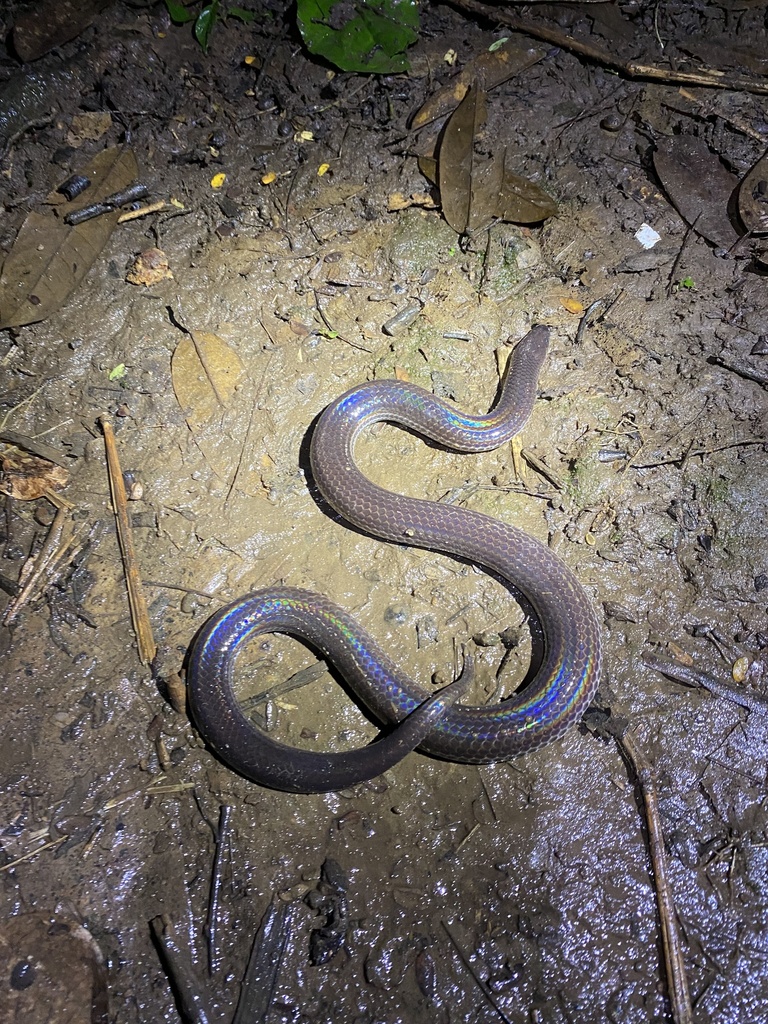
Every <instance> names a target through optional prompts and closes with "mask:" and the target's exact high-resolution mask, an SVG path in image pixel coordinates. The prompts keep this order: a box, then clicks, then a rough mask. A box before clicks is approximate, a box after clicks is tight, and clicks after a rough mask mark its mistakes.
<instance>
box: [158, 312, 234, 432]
mask: <svg viewBox="0 0 768 1024" xmlns="http://www.w3.org/2000/svg"><path fill="white" fill-rule="evenodd" d="M244 372H245V367H244V366H243V364H242V362H241V360H240V356H238V354H237V352H235V350H234V349H233V348H231V347H230V346H229V345H228V344H227V343H226V342H225V341H223V340H222V339H221V338H220V337H219V336H218V334H210V333H209V332H207V331H192V332H190V334H188V335H185V336H184V337H183V338H182V339H181V341H180V342H179V344H178V345H177V346H176V350H175V351H174V353H173V356H172V357H171V377H172V379H173V390H174V392H175V393H176V398H177V400H178V403H179V405H180V406H181V408H182V409H183V410H184V415H185V417H186V419H187V423H188V425H189V429H190V430H191V431H193V432H195V431H197V430H199V429H200V428H201V427H202V426H203V425H204V424H205V423H207V422H208V420H210V419H211V418H212V416H213V415H214V414H215V413H217V412H221V411H223V410H224V409H226V408H227V406H228V405H229V404H230V402H231V401H232V397H233V395H234V393H235V388H236V387H237V385H238V383H239V381H240V380H241V378H242V376H243V373H244Z"/></svg>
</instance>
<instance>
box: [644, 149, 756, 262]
mask: <svg viewBox="0 0 768 1024" xmlns="http://www.w3.org/2000/svg"><path fill="white" fill-rule="evenodd" d="M653 166H654V167H655V168H656V173H657V174H658V176H659V181H660V182H661V184H662V186H663V187H664V191H665V192H666V193H667V195H668V196H669V199H670V200H671V202H672V205H673V206H674V207H675V209H676V210H677V212H678V213H679V214H680V216H681V217H682V218H683V220H684V221H686V223H687V224H689V225H690V226H691V228H693V230H694V231H695V232H696V233H697V234H699V235H701V236H702V237H704V238H706V239H707V240H708V241H709V242H712V244H713V245H716V246H719V247H720V248H722V249H729V248H730V247H731V246H732V245H733V244H734V243H735V242H737V241H738V238H739V235H738V233H737V232H736V229H735V228H734V226H733V224H731V221H730V219H729V217H728V208H729V205H730V203H731V200H732V198H733V195H734V192H735V190H736V186H737V185H738V180H737V178H736V177H735V176H734V175H733V174H731V172H730V171H728V170H726V168H725V167H724V165H723V163H722V161H721V160H720V158H719V157H718V156H717V154H715V153H713V152H712V151H711V149H710V148H709V146H708V145H707V144H706V142H704V140H703V139H699V138H696V137H695V136H693V135H673V136H672V137H671V138H668V139H659V141H658V143H657V146H656V152H655V153H654V155H653Z"/></svg>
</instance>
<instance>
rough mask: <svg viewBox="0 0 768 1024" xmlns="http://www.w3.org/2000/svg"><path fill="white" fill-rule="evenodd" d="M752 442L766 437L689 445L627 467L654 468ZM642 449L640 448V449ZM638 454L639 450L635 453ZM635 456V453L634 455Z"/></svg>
mask: <svg viewBox="0 0 768 1024" xmlns="http://www.w3.org/2000/svg"><path fill="white" fill-rule="evenodd" d="M753 444H768V437H749V438H747V437H745V438H743V439H742V440H741V441H731V442H730V443H729V444H718V445H715V446H714V448H691V447H690V446H689V447H688V448H687V449H686V450H685V451H684V452H681V453H680V454H679V455H670V456H669V457H668V458H666V459H658V460H657V461H656V462H644V463H642V464H638V463H636V462H630V464H629V467H628V468H629V469H656V468H657V467H658V466H673V465H675V463H678V462H682V461H683V460H688V459H696V458H698V457H699V456H701V455H713V454H714V453H715V452H725V451H728V449H729V448H748V447H750V446H751V445H753ZM641 451H642V449H641ZM637 454H638V455H639V454H640V452H638V453H637ZM635 458H637V455H636V456H635Z"/></svg>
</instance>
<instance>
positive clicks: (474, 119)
mask: <svg viewBox="0 0 768 1024" xmlns="http://www.w3.org/2000/svg"><path fill="white" fill-rule="evenodd" d="M485 111H486V96H485V92H484V91H483V90H482V89H479V88H478V87H477V85H473V86H472V88H471V89H470V90H469V92H468V93H467V95H466V96H465V97H464V99H463V100H462V101H461V103H460V104H459V105H458V107H457V108H456V110H455V111H454V112H453V114H452V115H451V118H450V120H449V121H448V123H447V124H446V126H445V129H444V131H443V137H442V141H441V142H440V151H439V154H438V159H437V183H438V187H439V188H440V202H441V204H442V207H443V216H444V217H445V219H446V220H447V221H448V223H449V224H450V225H451V227H452V228H453V230H454V231H455V232H456V233H457V234H459V235H461V234H463V233H464V232H465V231H466V230H467V228H468V227H469V226H470V215H471V205H472V171H473V163H474V152H475V136H476V135H477V132H478V129H479V128H480V126H481V125H482V124H483V123H484V122H485Z"/></svg>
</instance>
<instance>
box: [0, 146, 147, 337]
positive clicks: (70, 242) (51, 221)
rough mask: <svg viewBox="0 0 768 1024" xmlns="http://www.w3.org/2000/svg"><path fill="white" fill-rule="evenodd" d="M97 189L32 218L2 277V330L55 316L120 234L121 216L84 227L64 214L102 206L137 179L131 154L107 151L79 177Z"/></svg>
mask: <svg viewBox="0 0 768 1024" xmlns="http://www.w3.org/2000/svg"><path fill="white" fill-rule="evenodd" d="M80 173H81V174H83V175H84V176H85V177H87V178H89V179H90V180H91V182H92V185H91V187H90V188H89V189H87V190H86V192H85V193H83V195H82V196H80V197H78V199H77V200H75V201H74V202H71V203H66V204H63V203H62V204H60V205H59V206H57V207H56V208H55V209H54V208H51V209H49V210H46V211H45V212H43V213H39V212H33V213H30V214H29V216H28V217H27V218H26V220H25V221H24V223H23V224H22V225H21V230H20V231H19V234H18V236H17V237H16V241H15V242H14V245H13V248H12V249H11V251H10V253H9V254H8V256H7V257H6V260H5V264H4V265H3V272H2V275H1V276H0V330H4V329H5V328H6V327H22V326H24V325H25V324H31V323H36V322H37V321H38V320H44V319H45V318H46V317H48V316H50V315H51V314H52V313H55V312H56V310H58V309H59V308H60V307H61V306H63V305H64V303H65V302H66V300H67V299H68V298H69V296H70V295H71V294H72V292H73V291H74V290H75V288H77V286H78V285H79V284H80V282H81V281H82V280H83V278H84V277H85V275H86V274H87V273H88V271H89V270H90V268H91V266H92V265H93V263H94V262H95V260H96V258H97V257H98V255H99V253H100V252H101V250H102V249H103V248H104V246H105V245H106V244H107V241H108V239H109V236H110V235H111V234H112V232H113V231H114V229H115V226H116V224H117V218H118V217H119V216H120V214H119V211H117V210H115V211H114V212H112V213H108V214H105V215H104V216H103V217H94V218H93V219H92V220H87V221H84V222H83V223H82V224H77V225H74V226H73V225H70V224H65V223H64V215H65V213H72V212H74V211H76V210H79V209H82V208H83V207H84V206H86V205H88V204H90V203H96V202H100V201H101V200H102V199H104V198H106V196H108V195H111V194H112V193H114V192H117V191H118V190H119V189H121V188H125V186H127V185H129V184H130V183H131V182H132V181H133V180H135V178H136V176H137V175H138V166H137V164H136V157H135V156H134V154H133V152H132V151H131V150H130V149H123V148H121V147H118V146H113V147H112V148H110V149H105V150H103V151H102V152H101V153H99V154H98V155H97V156H95V157H94V158H93V160H91V161H90V163H89V164H88V165H87V166H86V167H84V168H82V170H81V171H80Z"/></svg>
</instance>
